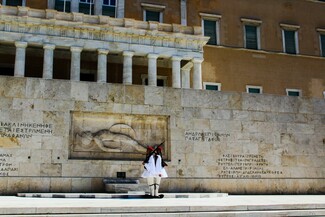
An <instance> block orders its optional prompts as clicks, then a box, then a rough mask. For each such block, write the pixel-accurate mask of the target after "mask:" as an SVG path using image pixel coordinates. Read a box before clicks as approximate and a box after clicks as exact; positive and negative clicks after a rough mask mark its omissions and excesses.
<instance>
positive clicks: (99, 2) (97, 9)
mask: <svg viewBox="0 0 325 217" xmlns="http://www.w3.org/2000/svg"><path fill="white" fill-rule="evenodd" d="M94 4H95V5H94V15H102V14H103V0H96V1H94Z"/></svg>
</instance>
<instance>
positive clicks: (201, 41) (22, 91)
mask: <svg viewBox="0 0 325 217" xmlns="http://www.w3.org/2000/svg"><path fill="white" fill-rule="evenodd" d="M127 1H128V0H125V1H116V2H117V3H116V6H114V4H113V5H111V6H112V7H115V10H116V11H115V14H116V16H115V17H114V16H104V15H101V14H99V11H101V10H103V11H104V9H105V8H103V9H101V10H99V9H98V5H97V3H95V4H96V5H97V6H96V5H95V6H94V7H95V8H94V9H92V10H94V11H92V12H91V13H90V14H85V13H84V12H81V11H74V10H76V7H77V6H78V4H75V3H74V2H75V1H74V0H72V1H71V2H70V1H68V2H70V3H71V5H70V4H69V7H68V8H69V10H71V11H68V12H66V11H60V10H61V8H60V7H61V6H60V7H59V6H58V7H56V6H55V8H54V4H55V2H57V1H48V4H47V6H46V7H45V8H36V9H35V8H33V7H32V6H31V5H26V2H25V1H22V2H25V3H24V4H25V5H20V6H18V7H16V6H9V5H6V4H5V2H10V1H9V0H7V1H3V0H2V1H1V3H2V5H0V186H1V188H0V195H17V194H18V193H22V192H24V193H100V192H102V193H104V192H110V191H111V192H118V191H119V189H118V186H116V185H117V183H121V185H123V183H124V184H125V185H126V186H127V185H128V183H129V182H128V181H131V182H130V183H131V184H130V183H129V185H132V184H134V185H133V186H138V188H137V187H135V188H132V187H131V188H132V189H129V187H127V188H128V190H132V191H137V190H141V191H145V190H146V180H145V179H143V178H141V174H142V172H143V170H144V167H143V165H142V162H143V160H144V158H145V156H146V151H147V149H148V147H149V146H152V147H155V146H157V145H159V144H162V146H161V147H162V148H161V149H162V157H163V159H164V161H165V162H166V163H167V164H168V166H166V171H167V173H168V177H167V178H165V179H163V180H162V182H161V184H160V190H159V191H160V192H164V193H176V192H177V193H182V192H188V193H197V192H202V193H220V192H225V193H229V194H324V193H325V167H324V165H325V100H324V95H323V91H325V76H324V73H325V71H324V70H325V59H324V57H321V56H317V57H316V56H314V55H316V54H317V55H318V54H319V52H320V51H319V49H318V50H316V51H317V52H316V51H314V50H313V51H310V50H308V49H307V48H306V47H307V45H306V46H304V45H301V48H300V52H301V54H300V55H297V56H295V55H293V54H290V53H289V54H288V53H286V52H284V53H281V52H282V50H281V49H282V42H281V37H282V33H281V30H279V32H277V33H276V34H274V35H276V37H278V39H279V41H280V42H279V43H277V41H275V40H276V39H274V40H270V43H274V44H273V45H274V46H273V45H272V46H270V47H267V42H266V41H267V40H264V41H263V39H261V43H260V44H259V45H258V47H259V48H260V49H262V51H261V50H259V49H257V50H250V49H246V48H245V47H241V48H240V47H239V45H238V46H237V45H235V42H234V41H235V40H234V39H235V38H237V39H238V38H240V40H242V39H241V38H242V35H240V36H238V35H239V33H238V34H235V33H237V32H236V31H237V30H235V29H232V28H235V27H230V26H231V25H230V24H229V26H227V25H226V24H224V23H223V22H232V20H231V19H230V18H229V17H227V15H226V14H227V13H226V12H227V8H226V7H225V8H223V6H222V5H221V6H220V4H216V5H219V6H218V7H219V8H218V7H217V6H216V7H217V9H218V10H216V11H217V12H215V11H209V8H210V7H211V4H212V3H211V4H208V3H199V2H198V1H194V2H196V4H197V6H198V9H194V6H191V5H190V3H189V2H191V1H184V0H182V1H174V3H164V2H165V1H148V2H144V1H133V2H137V3H139V2H141V3H139V8H138V9H137V6H136V3H132V6H133V7H134V8H133V9H131V8H130V6H129V5H128V4H127V3H126V2H127ZM250 1H253V0H245V2H250ZM27 2H28V1H27ZM64 2H65V1H64ZM80 2H81V1H80ZM109 2H111V1H109ZM114 2H115V1H114ZM155 2H158V3H157V5H156V3H155ZM167 2H168V1H167ZM175 2H177V3H175ZM186 2H187V7H186ZM203 2H205V1H203ZM211 2H212V1H211ZM216 2H222V1H216ZM268 2H270V1H268ZM286 2H291V3H290V4H291V7H298V8H300V7H302V6H301V5H300V4H298V3H297V5H296V4H295V3H294V2H293V1H286ZM299 2H300V3H301V2H304V1H302V0H299ZM306 2H307V1H306ZM308 2H309V3H308V7H312V8H313V10H315V11H316V12H317V13H318V11H317V10H318V9H315V8H314V6H310V5H311V4H316V3H315V2H310V1H308ZM27 4H28V3H27ZM60 4H61V3H60ZM80 4H81V3H80ZM184 4H185V6H184ZM268 4H271V3H268ZM306 4H307V3H306ZM292 5H293V6H292ZM122 6H123V7H122ZM169 6H170V7H174V8H177V13H176V12H175V13H176V15H175V16H176V17H179V21H178V20H177V19H178V18H177V19H176V18H175V17H172V16H171V17H167V16H166V15H165V16H164V21H166V23H163V22H160V21H151V20H143V19H142V17H141V18H139V17H138V15H136V11H138V12H139V14H141V16H142V12H143V11H146V10H148V11H150V10H151V9H152V11H153V12H157V11H158V12H159V13H161V15H160V16H162V13H170V14H171V13H172V12H171V11H170V10H171V9H170V8H168V7H169ZM40 7H41V6H40ZM78 7H79V8H84V6H80V5H79V6H78ZM256 7H257V6H256ZM279 7H280V6H279ZM281 7H282V6H281ZM287 7H289V6H285V8H286V9H287ZM306 7H307V6H306ZM320 7H322V9H323V10H324V9H325V6H324V4H323V3H322V5H321V6H320ZM186 8H187V10H188V11H187V14H188V15H187V16H189V18H193V17H197V20H196V21H195V19H196V18H195V19H194V18H193V19H192V21H190V20H191V19H188V21H187V22H185V21H186V19H185V18H184V16H185V15H186V14H185V15H184V10H185V9H186ZM191 8H192V9H191ZM105 10H106V9H105ZM123 10H125V14H124V12H123ZM128 10H129V12H128ZM196 10H198V11H196ZM178 11H180V12H178ZM223 11H224V14H223ZM316 12H315V14H317V13H316ZM144 13H145V12H144ZM238 13H240V12H238ZM194 14H195V16H194ZM258 14H260V13H258ZM318 14H320V13H318ZM149 15H150V14H147V15H146V16H148V17H149ZM128 16H129V17H128ZM139 16H140V15H139ZM150 16H152V15H150ZM261 16H262V15H261ZM275 16H276V15H275ZM310 16H312V15H310ZM315 16H316V15H315ZM251 17H252V16H249V14H246V12H245V13H244V12H243V15H242V16H239V17H238V23H236V24H234V25H233V26H237V27H238V29H240V31H243V29H244V28H243V26H241V25H245V24H247V25H248V24H252V23H253V24H254V25H253V26H261V29H260V30H259V31H264V29H263V28H264V26H263V25H265V26H268V27H269V25H270V24H268V23H267V21H263V22H262V21H260V19H261V20H262V19H266V20H267V19H269V17H268V16H266V17H261V18H258V19H257V21H258V22H257V21H256V20H254V19H255V18H254V19H251ZM253 17H258V16H253ZM319 17H321V16H319ZM173 19H174V20H173ZM306 19H310V20H312V19H314V18H313V17H307V18H306ZM315 19H316V18H315ZM317 19H319V20H317V22H316V21H315V22H314V23H318V24H319V25H317V26H313V31H315V34H316V32H318V33H320V35H324V34H325V30H324V29H325V20H324V17H323V18H317ZM175 20H177V22H176V21H175ZM204 20H207V21H211V22H212V21H213V22H219V21H220V23H219V24H218V25H219V26H218V27H217V30H218V31H220V33H218V34H217V37H219V38H218V39H216V45H215V46H214V45H211V43H210V42H211V40H210V38H211V35H208V34H205V32H207V31H206V30H205V27H204V25H206V27H207V25H208V23H205V24H204ZM288 20H290V19H289V18H288V19H284V18H283V20H279V22H278V23H277V27H278V28H279V29H280V28H283V29H284V30H287V29H289V30H292V29H297V31H298V30H299V31H300V32H299V34H304V23H302V24H299V23H297V22H291V21H290V22H289V21H288ZM201 21H202V23H203V24H202V25H203V26H201ZM280 21H281V22H280ZM287 21H288V22H287ZM175 23H176V24H175ZM279 23H280V24H281V25H279ZM298 24H299V25H301V28H300V27H299V28H298V27H297V26H299V25H298ZM237 27H236V28H237ZM223 28H227V30H225V31H224V32H222V31H223ZM270 28H271V27H270ZM272 28H273V27H272ZM315 29H317V31H316V30H315ZM217 30H216V31H217ZM232 31H234V32H235V33H234V34H232V33H231V32H232ZM238 31H239V30H238ZM227 32H229V34H231V36H228V37H227V36H225V35H226V34H228V33H227ZM241 34H242V33H241ZM283 34H285V33H283ZM233 35H237V36H233ZM258 35H259V36H262V37H266V36H265V35H267V33H263V32H261V34H258ZM248 36H249V35H247V37H248ZM232 37H234V38H232ZM276 37H275V38H276ZM320 37H321V40H323V38H322V37H324V36H320ZM305 38H306V39H305ZM305 38H304V40H305V41H313V40H309V38H307V37H306V36H305ZM324 38H325V37H324ZM238 40H239V39H238ZM286 40H289V39H288V38H287V39H286ZM317 40H318V38H317ZM246 41H247V40H246V39H245V40H244V39H243V41H241V42H243V43H244V42H246ZM323 41H324V42H322V43H324V44H325V39H324V40H323ZM318 42H319V41H316V36H315V40H314V41H313V43H314V45H315V46H316V45H317V46H319V43H318ZM218 43H219V44H218ZM227 43H229V44H227ZM300 43H301V44H303V43H304V42H300ZM239 44H240V43H239ZM240 45H241V46H242V44H240ZM278 45H279V47H280V48H279V49H278V47H276V46H278ZM323 46H324V45H323ZM271 48H272V49H273V48H274V51H270V50H272V49H271ZM324 48H325V46H324ZM304 49H305V50H304ZM277 52H278V53H277ZM323 52H325V51H323ZM279 53H281V54H279ZM308 67H309V68H308ZM272 70H274V73H273V71H272ZM290 70H291V71H290ZM259 71H261V74H260V73H259ZM293 71H294V72H293ZM219 72H220V74H218V73H219ZM249 72H250V73H251V75H250V74H248V73H249ZM236 73H238V74H236ZM246 73H247V74H246ZM272 73H273V75H272ZM286 73H287V74H286ZM295 73H296V74H295ZM227 75H228V76H229V77H228V78H227ZM272 76H273V77H272ZM308 76H310V77H308ZM300 78H301V79H300ZM302 78H303V79H305V80H303V79H302ZM295 79H296V80H295ZM227 82H228V83H227ZM240 82H242V83H240ZM263 82H264V83H263ZM290 82H291V83H290ZM221 83H222V88H223V89H222V90H221V89H220V88H221ZM213 84H217V85H216V86H213ZM246 84H247V85H248V86H245V85H246ZM300 84H301V86H299V85H300ZM209 85H210V86H209ZM282 85H283V86H282ZM262 86H263V88H262V89H259V88H258V87H262ZM211 87H218V88H219V89H217V90H211V89H209V88H211ZM241 87H242V90H241V89H240V88H241ZM245 87H247V89H245ZM250 88H251V89H250ZM254 88H255V89H254ZM285 88H289V89H290V88H291V89H290V90H291V91H293V92H294V93H293V92H290V90H287V93H289V92H290V93H293V95H290V94H288V95H286V94H285V93H286V92H285ZM279 89H281V91H283V93H282V92H281V91H280V90H279ZM245 90H247V91H246V92H245ZM251 90H253V91H252V92H250V91H251ZM256 90H258V91H260V92H258V91H257V92H255V91H256ZM262 90H263V91H262ZM295 90H298V91H296V92H295ZM288 91H289V92H288ZM295 94H298V95H295ZM299 94H300V95H299ZM324 94H325V93H324ZM123 180H124V181H123ZM107 185H110V186H107ZM124 187H125V186H124ZM126 192H127V191H126Z"/></svg>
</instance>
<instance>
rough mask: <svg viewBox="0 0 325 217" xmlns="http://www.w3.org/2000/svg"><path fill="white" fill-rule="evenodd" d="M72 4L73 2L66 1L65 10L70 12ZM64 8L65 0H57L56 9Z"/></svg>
mask: <svg viewBox="0 0 325 217" xmlns="http://www.w3.org/2000/svg"><path fill="white" fill-rule="evenodd" d="M70 5H71V2H70V1H69V0H67V1H65V12H68V13H70V12H71V9H70ZM63 9H64V1H62V0H55V10H57V11H63Z"/></svg>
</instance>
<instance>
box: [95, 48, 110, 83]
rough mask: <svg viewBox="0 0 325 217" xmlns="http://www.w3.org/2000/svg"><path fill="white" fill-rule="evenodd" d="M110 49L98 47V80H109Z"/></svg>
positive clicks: (102, 81)
mask: <svg viewBox="0 0 325 217" xmlns="http://www.w3.org/2000/svg"><path fill="white" fill-rule="evenodd" d="M108 52H109V51H108V50H105V49H98V60H97V82H99V83H106V82H107V54H108Z"/></svg>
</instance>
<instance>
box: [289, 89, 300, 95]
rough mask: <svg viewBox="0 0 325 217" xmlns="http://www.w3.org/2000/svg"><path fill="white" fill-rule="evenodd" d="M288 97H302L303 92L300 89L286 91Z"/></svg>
mask: <svg viewBox="0 0 325 217" xmlns="http://www.w3.org/2000/svg"><path fill="white" fill-rule="evenodd" d="M286 92H287V96H301V90H299V89H286Z"/></svg>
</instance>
